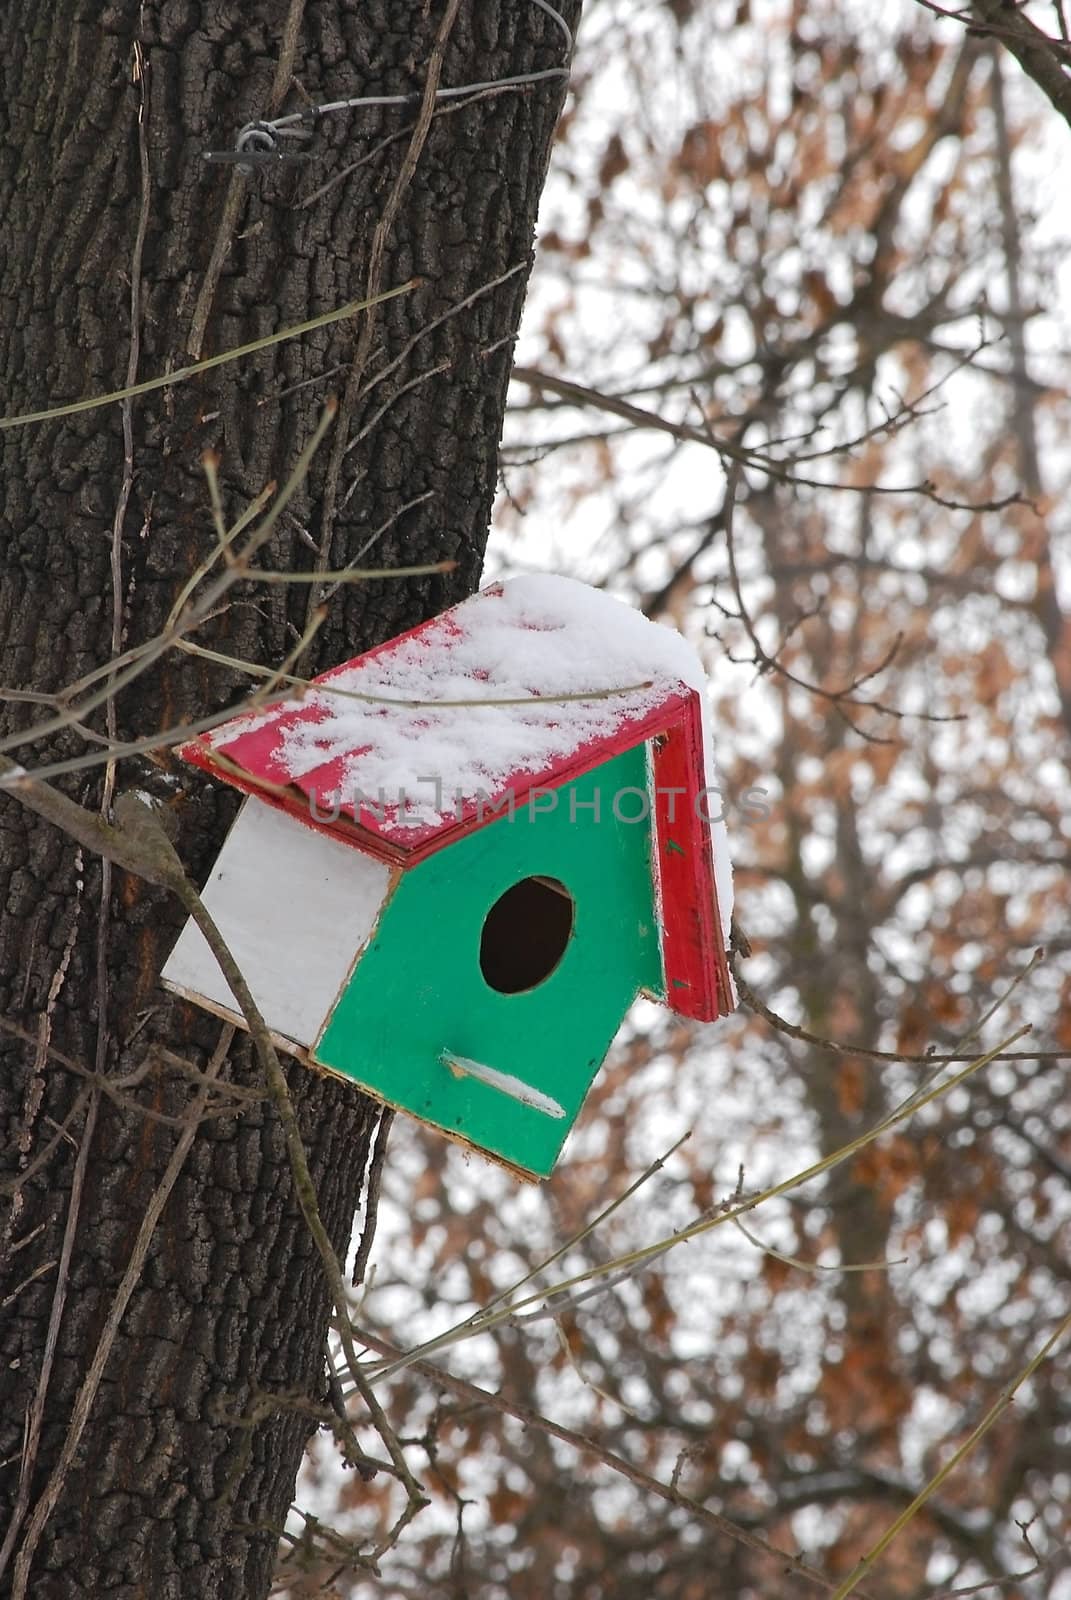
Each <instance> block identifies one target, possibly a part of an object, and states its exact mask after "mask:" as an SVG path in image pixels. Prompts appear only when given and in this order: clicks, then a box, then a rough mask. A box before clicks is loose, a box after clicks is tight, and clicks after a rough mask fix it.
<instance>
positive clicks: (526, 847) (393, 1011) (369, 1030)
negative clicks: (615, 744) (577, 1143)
mask: <svg viewBox="0 0 1071 1600" xmlns="http://www.w3.org/2000/svg"><path fill="white" fill-rule="evenodd" d="M624 790H631V791H633V792H632V793H628V794H622V791H624ZM635 791H640V792H641V793H642V794H643V795H646V794H647V792H648V776H647V764H646V754H645V749H644V747H643V746H640V747H639V748H638V749H635V750H631V751H628V752H626V753H625V754H624V755H622V756H618V757H616V758H614V760H612V761H609V762H607V763H606V764H605V765H604V766H602V767H600V768H598V769H597V770H596V771H594V772H592V773H589V774H588V775H587V776H586V777H584V778H581V779H578V780H577V782H576V783H573V784H569V785H567V786H566V787H565V788H563V789H560V790H558V791H556V794H557V806H556V808H555V809H554V810H553V811H551V812H548V813H537V814H536V815H533V814H532V811H531V809H530V808H529V807H528V806H519V807H518V808H517V810H516V812H515V814H514V816H513V817H512V818H511V817H509V816H508V815H503V816H501V817H498V818H496V820H495V821H493V822H491V823H489V824H488V825H487V826H486V827H484V828H481V829H480V830H479V831H478V832H476V833H473V834H469V835H468V836H467V837H465V838H463V839H460V840H459V841H458V842H457V843H456V844H453V845H450V846H449V847H448V848H447V849H445V850H443V851H441V852H440V853H439V854H438V855H435V856H433V857H431V858H430V859H429V860H427V861H425V862H423V863H421V865H419V866H417V867H414V868H412V869H411V870H410V871H408V872H404V873H403V874H402V877H401V881H400V883H399V884H398V887H397V888H396V889H395V891H394V894H393V896H392V897H391V899H390V901H389V903H388V905H387V907H386V909H385V911H384V912H383V915H382V917H381V919H380V923H379V927H378V929H377V932H376V936H375V938H374V939H373V941H372V943H371V944H370V945H369V947H368V949H367V950H366V951H365V953H364V955H363V956H362V957H361V959H360V960H359V962H358V964H357V966H356V968H355V970H354V973H353V976H352V978H351V979H350V982H349V984H348V985H347V987H346V988H345V989H344V991H343V993H342V995H341V997H340V999H339V1002H338V1005H337V1006H336V1007H335V1010H334V1012H333V1013H332V1015H331V1017H330V1018H329V1019H328V1022H327V1026H326V1028H325V1030H324V1033H323V1036H322V1038H321V1040H320V1042H319V1044H318V1045H317V1047H316V1050H315V1055H316V1057H317V1059H318V1060H319V1061H321V1062H322V1063H323V1065H324V1066H326V1067H330V1068H331V1069H332V1070H333V1071H335V1072H339V1073H342V1074H344V1075H345V1076H346V1077H349V1078H352V1079H353V1080H354V1081H355V1082H357V1083H359V1084H361V1085H363V1086H364V1087H365V1088H367V1089H369V1090H371V1091H372V1093H374V1094H377V1095H379V1096H381V1097H382V1098H383V1099H384V1100H387V1101H389V1102H390V1104H391V1105H395V1106H400V1107H402V1108H404V1109H405V1110H408V1111H411V1112H413V1113H414V1114H415V1115H416V1116H418V1117H420V1118H422V1119H423V1120H424V1121H425V1122H430V1123H434V1124H435V1125H436V1126H438V1127H441V1128H444V1129H446V1130H448V1131H449V1132H451V1133H454V1134H459V1135H461V1136H463V1137H464V1138H465V1139H467V1140H469V1141H470V1142H471V1143H472V1144H474V1145H478V1146H480V1147H481V1148H482V1149H485V1150H489V1151H492V1152H494V1153H495V1154H496V1155H498V1156H501V1157H502V1158H503V1159H505V1160H506V1161H510V1162H512V1163H514V1164H515V1165H516V1166H519V1167H523V1168H524V1169H525V1170H526V1171H529V1172H533V1173H539V1174H546V1173H548V1172H550V1170H551V1168H552V1167H553V1165H554V1161H555V1158H556V1157H557V1154H558V1151H559V1150H560V1148H561V1145H562V1143H563V1141H564V1139H565V1135H566V1134H567V1133H568V1131H569V1128H570V1127H571V1126H572V1123H573V1121H574V1120H575V1117H576V1114H577V1112H578V1111H579V1110H580V1106H581V1104H582V1102H583V1099H584V1096H585V1094H586V1093H587V1091H588V1088H589V1087H590V1084H591V1080H592V1078H593V1077H594V1075H595V1072H596V1071H597V1069H598V1067H599V1065H600V1064H601V1062H602V1060H603V1057H604V1056H605V1054H606V1050H607V1048H608V1046H609V1044H610V1041H611V1039H612V1038H613V1036H614V1033H615V1032H616V1031H617V1028H618V1026H619V1025H620V1023H621V1020H622V1018H623V1016H624V1014H625V1012H626V1010H627V1009H628V1007H629V1005H630V1004H631V1002H632V1001H633V999H634V998H635V996H636V994H637V992H638V991H639V990H640V989H646V990H649V991H651V992H652V993H660V992H661V990H662V971H661V961H660V953H659V939H658V929H657V925H656V919H655V910H654V896H653V890H652V875H651V832H650V824H649V821H648V820H644V821H640V822H632V823H630V822H622V821H619V820H618V819H617V818H616V817H615V816H614V812H613V802H614V799H615V797H619V808H620V809H621V810H622V811H623V812H624V814H625V815H627V816H633V815H635V814H636V812H637V811H639V810H640V809H641V795H640V794H638V793H636V792H635ZM596 794H597V795H598V798H599V807H600V810H599V815H598V818H596V816H595V813H594V812H593V811H592V810H590V809H585V802H590V801H592V800H594V799H595V796H596ZM540 803H541V804H542V803H545V797H542V796H541V797H540ZM527 877H542V878H552V879H557V880H559V881H560V882H561V883H563V884H564V885H565V886H566V888H567V889H568V890H569V892H570V894H571V895H572V898H573V901H574V903H575V916H574V921H573V928H572V933H571V935H570V937H569V939H568V943H567V945H566V947H565V953H564V955H563V956H562V958H561V961H560V963H559V964H558V966H557V967H556V968H555V970H554V971H553V972H552V973H551V975H550V976H549V977H547V978H546V979H545V980H544V981H543V982H541V983H540V984H538V986H537V987H535V988H532V989H529V990H527V991H526V992H523V993H517V994H508V993H499V992H498V991H497V990H496V989H493V988H491V987H490V985H489V983H488V982H487V981H486V980H485V978H484V976H483V973H482V971H481V967H480V942H481V933H482V930H483V926H484V921H485V919H486V917H487V914H488V911H489V910H490V908H491V907H492V906H493V905H494V904H495V902H496V901H497V900H498V899H499V897H500V896H501V895H503V894H504V893H505V891H506V890H508V889H509V888H510V887H511V886H512V885H513V884H515V883H517V882H518V880H520V879H524V878H527ZM517 931H518V936H519V937H521V938H523V937H524V936H525V928H524V927H523V926H518V930H517ZM443 1051H448V1052H449V1053H450V1054H451V1055H454V1056H457V1057H462V1058H467V1059H468V1060H469V1061H472V1062H475V1063H479V1064H480V1065H482V1066H483V1067H485V1068H489V1069H491V1074H492V1075H493V1074H494V1073H499V1074H505V1075H507V1076H508V1078H509V1079H511V1080H514V1084H513V1088H514V1093H512V1094H511V1093H505V1092H503V1089H502V1088H501V1087H498V1086H495V1085H493V1084H492V1083H488V1082H487V1081H481V1080H480V1079H479V1078H476V1077H472V1076H470V1075H464V1076H458V1075H457V1074H456V1073H455V1072H454V1071H452V1070H451V1068H450V1067H449V1066H447V1065H444V1064H443V1062H442V1061H441V1060H440V1056H441V1054H442V1052H443ZM517 1080H519V1083H520V1085H524V1086H528V1087H529V1088H530V1089H531V1090H532V1091H535V1098H536V1100H537V1101H539V1099H540V1097H543V1098H544V1100H545V1097H550V1099H551V1100H552V1101H554V1102H557V1103H558V1104H559V1105H560V1106H561V1107H562V1108H564V1112H565V1115H564V1116H561V1117H558V1116H551V1115H548V1114H547V1111H546V1110H544V1109H541V1108H538V1107H537V1106H534V1105H531V1104H524V1103H522V1102H521V1101H520V1100H518V1099H517V1098H515V1094H516V1093H517V1092H518V1090H517V1082H516V1081H517Z"/></svg>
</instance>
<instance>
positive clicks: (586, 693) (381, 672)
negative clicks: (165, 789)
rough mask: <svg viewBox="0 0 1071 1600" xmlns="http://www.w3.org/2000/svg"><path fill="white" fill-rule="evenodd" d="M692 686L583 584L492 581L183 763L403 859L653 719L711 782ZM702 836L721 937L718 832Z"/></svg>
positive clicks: (652, 633) (675, 650)
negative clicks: (371, 838)
mask: <svg viewBox="0 0 1071 1600" xmlns="http://www.w3.org/2000/svg"><path fill="white" fill-rule="evenodd" d="M704 684H705V674H704V672H703V667H702V664H701V663H700V661H699V658H698V656H697V655H696V653H695V651H694V650H693V649H692V647H691V645H689V644H688V642H687V641H686V640H685V639H683V638H682V637H681V635H680V634H679V633H677V632H676V631H675V630H673V629H671V628H668V627H664V626H663V625H661V624H660V623H656V622H652V621H650V620H649V619H648V618H647V617H645V616H643V615H642V613H641V612H638V611H636V610H634V609H633V608H632V607H631V606H628V605H626V604H623V603H622V602H621V601H619V600H615V599H613V598H612V597H611V596H609V595H607V594H604V593H603V592H602V591H600V590H598V589H593V588H591V587H589V586H588V585H587V584H584V583H578V582H576V581H575V580H573V579H571V578H563V577H558V576H553V575H549V574H538V575H530V576H523V577H516V578H510V579H508V580H504V581H503V582H500V583H494V584H491V585H490V586H489V587H488V588H486V589H483V590H481V592H480V593H479V594H477V595H474V596H473V597H472V598H471V599H469V600H465V601H463V602H462V603H461V604H460V605H457V606H455V607H453V608H452V609H451V610H449V611H446V612H444V613H443V614H442V615H441V616H438V617H435V618H433V619H432V620H431V621H430V622H427V623H424V624H423V625H422V626H420V627H418V628H414V629H412V630H411V631H410V632H409V633H406V634H403V635H401V637H400V638H397V639H392V640H389V641H388V642H387V643H386V644H384V645H381V646H379V647H378V648H377V649H375V650H371V651H369V652H367V653H366V654H365V655H363V656H360V657H358V658H357V659H356V660H354V661H351V662H347V663H346V664H345V665H343V666H341V667H337V668H335V669H334V670H333V671H331V672H328V673H326V674H324V676H323V677H322V678H319V679H317V680H316V685H315V687H313V688H311V689H309V690H307V691H306V692H305V693H304V694H303V695H302V696H301V697H300V698H296V697H295V698H291V699H289V700H285V701H281V702H277V703H276V704H274V705H272V706H269V707H268V708H267V709H265V710H263V711H256V712H251V713H247V714H245V715H241V716H238V717H236V718H234V719H233V720H232V721H230V722H228V723H225V724H223V726H222V727H219V728H217V729H215V730H214V731H213V732H212V733H210V734H207V735H204V736H202V738H201V739H200V740H198V741H196V742H195V744H194V745H193V746H189V747H187V748H186V750H185V751H184V754H186V755H187V756H189V757H190V758H192V759H193V760H195V761H197V762H198V763H199V764H201V765H205V766H209V767H212V766H216V770H220V768H222V769H223V775H224V776H228V777H230V778H231V779H232V781H235V782H237V783H238V784H239V786H240V787H249V788H252V789H253V790H254V792H255V789H256V784H257V782H258V781H259V782H260V783H261V784H268V785H271V784H275V785H281V786H283V787H284V788H286V789H293V788H296V789H299V790H300V791H302V793H303V794H304V795H305V796H308V797H311V798H312V799H313V800H314V802H315V804H316V807H317V809H318V810H319V811H320V812H321V813H324V812H327V813H329V812H330V811H332V810H334V809H335V808H336V807H341V810H342V812H343V814H345V815H349V816H351V817H353V818H354V820H356V821H359V822H360V823H361V824H362V825H364V826H371V827H372V829H373V831H374V832H375V834H376V835H377V836H378V837H379V839H380V840H381V841H382V842H385V843H386V844H388V845H392V846H394V847H396V848H397V849H398V850H400V851H403V852H409V851H411V850H413V849H416V848H420V847H422V846H423V844H424V843H425V842H426V841H427V840H428V839H429V838H430V837H431V836H432V835H435V834H438V833H439V832H440V831H441V830H443V829H444V828H447V827H449V825H451V824H453V823H455V822H456V821H457V820H458V819H459V818H461V817H463V816H465V815H467V814H469V813H471V811H472V809H473V807H474V805H480V804H483V805H486V806H487V807H488V810H489V813H490V812H491V809H492V808H493V806H494V804H495V802H496V801H498V800H500V799H502V797H504V796H505V795H506V794H508V793H509V792H511V791H512V792H514V793H516V794H517V795H518V798H519V797H520V795H521V794H522V793H523V792H526V791H527V790H529V789H530V788H531V787H532V786H533V785H540V784H542V783H545V782H547V781H548V780H551V779H553V778H554V777H555V776H557V781H562V776H561V775H562V773H563V770H565V769H566V768H569V767H572V768H573V769H575V770H583V769H586V767H589V766H591V765H593V764H594V762H595V761H597V760H600V759H606V758H607V756H608V755H609V754H610V753H612V752H613V751H614V750H615V749H624V748H627V747H628V746H630V745H632V744H635V743H637V742H639V740H640V739H643V738H646V737H649V736H650V735H651V734H652V733H654V732H656V731H658V724H659V718H660V717H661V718H663V720H664V718H665V715H666V713H667V711H672V712H673V714H674V715H675V716H677V717H678V718H679V719H680V718H684V719H688V718H692V717H694V718H695V719H696V721H697V723H698V722H699V720H700V719H701V723H702V744H703V755H704V758H705V759H704V762H703V765H704V766H705V773H706V778H705V781H706V783H707V785H708V786H709V787H711V788H714V787H716V778H715V775H714V765H713V752H712V743H711V732H710V726H709V718H708V716H707V710H706V702H705V696H704V693H703V690H704ZM696 732H697V734H698V728H697V729H696ZM697 743H698V739H697ZM213 756H215V757H217V758H218V765H217V764H216V763H215V762H214V761H213ZM243 775H246V776H247V777H248V778H249V779H250V780H251V781H250V782H243ZM265 797H266V798H267V795H265ZM355 801H356V805H355V804H354V802H355ZM368 801H371V802H374V803H381V804H382V805H383V806H384V807H385V818H384V819H383V820H381V821H378V822H377V821H372V822H369V818H368V815H367V812H366V811H364V810H362V807H364V806H366V805H367V802H368ZM712 810H714V812H715V815H716V808H714V807H712ZM358 812H361V814H360V815H359V816H358ZM710 831H711V834H712V844H713V867H714V873H715V878H716V883H717V891H718V901H719V905H720V907H721V911H722V917H723V921H724V924H725V929H724V931H725V933H726V935H727V931H728V916H729V908H730V906H731V901H732V887H731V872H730V868H729V858H728V851H727V847H726V841H725V829H724V826H723V825H722V824H720V823H718V822H715V823H714V824H713V825H712V827H711V830H710Z"/></svg>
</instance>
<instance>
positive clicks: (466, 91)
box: [203, 0, 573, 173]
mask: <svg viewBox="0 0 1071 1600" xmlns="http://www.w3.org/2000/svg"><path fill="white" fill-rule="evenodd" d="M531 4H532V5H534V6H538V7H539V9H540V11H543V12H545V13H546V14H547V16H548V17H550V19H551V21H552V22H554V23H555V24H556V25H557V27H559V28H560V29H561V31H562V34H563V35H564V37H565V48H566V58H565V65H564V66H561V67H548V68H546V69H545V70H544V71H542V72H521V73H517V74H516V75H515V76H513V77H509V78H488V79H486V80H485V81H484V82H482V83H463V84H461V85H460V86H459V87H458V88H456V89H439V90H438V91H437V92H436V95H435V98H436V100H459V99H462V98H463V97H464V96H465V95H475V94H482V93H485V92H486V91H487V90H488V89H520V88H524V87H526V86H527V85H528V84H530V83H545V82H547V81H549V80H550V79H554V78H568V76H569V62H570V60H571V59H572V54H573V33H572V29H571V28H570V27H569V24H568V23H567V22H566V20H565V18H564V17H563V16H562V14H561V12H560V11H557V10H555V8H554V6H552V5H551V4H550V0H531ZM420 100H421V91H420V90H419V89H417V90H414V91H413V92H412V93H411V94H361V95H354V96H353V97H352V98H350V99H348V100H330V101H328V102H327V104H326V105H322V106H306V107H305V109H304V110H302V111H290V112H288V113H287V114H286V116H283V117H273V118H272V119H271V120H270V121H267V120H258V121H256V122H247V123H246V124H245V126H244V127H242V128H239V130H238V135H237V138H236V139H235V141H234V148H233V150H205V151H204V152H203V157H204V160H205V161H212V162H217V163H227V164H229V165H232V166H237V168H238V170H239V172H244V173H251V172H254V171H255V170H256V169H257V167H267V166H277V165H279V164H280V163H282V162H293V161H311V160H312V155H311V152H309V151H307V150H284V149H282V148H280V140H282V139H311V138H312V130H313V128H314V127H315V126H316V124H317V123H318V122H319V121H320V119H321V117H328V116H331V115H332V114H333V113H335V112H338V111H357V110H361V109H362V108H363V107H365V106H409V105H417V104H419V103H420Z"/></svg>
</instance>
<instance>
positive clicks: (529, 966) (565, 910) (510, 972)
mask: <svg viewBox="0 0 1071 1600" xmlns="http://www.w3.org/2000/svg"><path fill="white" fill-rule="evenodd" d="M575 914H576V906H575V904H574V903H573V897H572V895H571V894H570V893H569V891H568V889H567V888H566V887H565V885H564V883H559V881H558V879H557V878H522V879H521V881H520V882H519V883H515V884H514V885H513V887H512V888H511V889H507V890H506V892H505V894H504V895H501V896H500V897H499V899H497V900H496V901H495V903H494V905H493V906H492V907H491V909H490V911H489V912H488V913H487V916H486V918H485V920H484V925H483V933H482V934H481V935H480V971H481V972H482V973H483V975H484V978H485V979H486V980H487V982H488V984H489V985H490V987H491V988H492V989H497V990H498V992H499V994H523V992H524V991H525V990H526V989H534V988H536V987H537V985H538V984H541V983H543V982H544V980H545V979H547V978H549V977H550V975H551V973H552V972H553V971H554V969H555V967H556V966H557V965H558V963H559V961H560V960H561V958H562V956H563V955H564V954H565V947H566V945H567V944H568V943H569V936H570V935H571V933H572V931H573V920H574V917H575Z"/></svg>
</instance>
